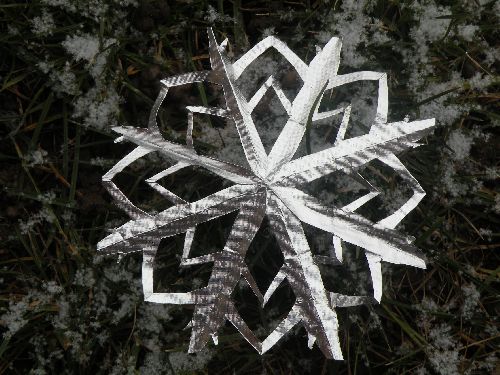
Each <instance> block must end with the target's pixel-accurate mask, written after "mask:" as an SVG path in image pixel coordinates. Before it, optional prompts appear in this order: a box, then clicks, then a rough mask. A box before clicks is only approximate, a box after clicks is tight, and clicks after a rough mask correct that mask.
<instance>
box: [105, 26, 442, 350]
mask: <svg viewBox="0 0 500 375" xmlns="http://www.w3.org/2000/svg"><path fill="white" fill-rule="evenodd" d="M208 34H209V41H210V62H211V65H212V70H211V71H202V72H193V73H187V74H183V75H179V76H175V77H170V78H168V79H165V80H163V81H162V84H163V88H162V90H161V92H160V94H159V96H158V98H157V100H156V102H155V104H154V106H153V108H152V111H151V115H150V118H149V127H148V128H147V129H144V128H135V127H116V128H114V130H115V131H116V132H117V133H119V134H121V137H120V138H119V140H127V141H130V142H133V143H135V144H136V145H137V148H135V149H134V150H133V151H132V152H131V153H129V154H128V155H127V156H125V157H124V158H123V159H122V160H120V161H119V162H118V163H117V164H116V165H115V166H114V167H113V168H111V170H109V171H108V173H106V174H105V175H104V176H103V183H104V185H105V186H106V188H107V189H108V191H109V192H110V194H111V195H112V196H113V198H114V199H115V200H116V203H117V204H118V205H119V206H120V207H121V208H123V209H124V210H125V211H126V212H127V214H128V215H129V216H130V217H131V220H130V221H129V222H127V223H126V224H124V225H122V226H121V227H119V228H116V229H115V230H114V231H113V233H112V234H110V235H109V236H107V237H106V238H104V239H103V240H101V241H100V242H99V243H98V245H97V248H98V250H99V251H100V252H101V253H108V254H112V253H118V254H120V255H122V254H127V253H130V252H134V251H142V252H143V266H142V282H143V289H144V299H145V300H146V301H149V302H156V303H169V304H193V305H194V306H195V309H194V314H193V317H192V319H191V322H190V324H189V326H190V327H191V328H192V333H191V341H190V344H189V352H197V351H200V350H201V349H202V348H203V347H204V346H205V345H206V343H207V342H208V340H209V339H210V338H212V339H213V341H214V343H215V344H217V334H218V331H219V329H220V327H221V326H222V325H223V324H224V323H225V321H226V320H229V321H230V322H231V323H232V324H233V325H234V326H235V327H236V329H238V331H239V332H240V333H241V335H242V336H243V337H244V338H245V339H246V340H247V341H248V342H249V343H250V344H251V345H252V346H253V347H254V348H255V349H256V350H257V351H258V352H259V353H265V352H266V351H267V350H269V349H270V348H271V347H273V345H274V344H275V343H276V342H278V341H279V340H280V338H281V337H283V336H284V335H285V334H286V333H287V332H288V331H289V330H290V329H291V328H292V327H293V326H295V325H297V324H299V323H300V324H302V325H303V326H304V327H305V328H306V330H307V332H308V336H309V342H308V344H309V347H312V346H313V345H314V343H317V345H318V346H319V348H320V349H321V350H322V351H323V353H324V355H325V356H326V357H328V358H334V359H342V358H343V357H342V351H341V348H340V342H339V336H338V320H337V316H336V313H335V307H337V306H342V307H347V306H355V305H360V304H364V303H372V302H375V301H378V302H380V299H381V296H382V272H381V261H385V262H391V263H396V264H406V265H411V266H415V267H420V268H425V260H424V256H423V255H422V254H421V252H420V251H419V250H418V249H417V248H415V247H414V246H413V245H412V244H411V243H412V238H410V237H407V236H404V235H402V234H400V233H398V232H397V231H396V230H395V229H394V228H395V227H396V225H397V224H398V223H399V222H400V221H401V220H402V219H403V218H404V217H405V216H406V215H407V214H408V213H409V212H410V211H411V210H413V209H414V208H415V207H416V205H417V204H418V203H419V201H420V200H421V199H422V198H423V196H424V195H425V192H424V191H423V190H422V188H421V186H420V185H419V183H418V182H417V181H416V180H415V178H414V177H413V176H412V175H411V174H410V173H409V171H408V170H407V169H406V168H405V166H404V165H403V164H402V163H401V162H400V161H399V159H398V158H397V157H396V156H395V155H396V154H397V153H399V152H401V151H404V150H405V149H407V148H410V147H416V146H418V145H419V144H418V143H416V141H418V140H419V139H420V138H422V137H423V136H424V135H426V134H428V133H429V131H430V130H431V129H432V128H433V127H434V119H427V120H420V121H413V122H407V121H399V122H393V123H388V122H387V112H388V89H387V75H386V74H385V73H378V72H370V71H363V72H355V73H349V74H344V75H337V70H338V67H339V64H340V49H341V42H340V40H339V39H338V38H332V39H331V40H330V41H329V42H328V43H327V44H326V45H325V46H324V47H323V49H321V50H318V53H317V54H316V56H315V57H314V58H313V60H312V61H311V62H310V64H309V65H307V64H306V63H304V62H303V61H302V60H301V59H300V58H299V57H298V56H297V55H296V54H295V53H293V52H292V51H291V50H290V49H289V48H288V47H287V46H286V45H285V44H284V43H283V42H281V41H280V40H278V39H276V38H275V37H273V36H270V37H267V38H266V39H264V40H263V41H261V42H260V43H258V44H257V45H255V46H254V47H253V48H252V49H251V50H250V51H248V52H247V53H246V54H245V55H243V56H242V57H241V58H240V59H239V60H237V61H235V62H231V61H230V59H229V57H228V56H227V53H226V44H227V40H226V41H224V42H223V43H221V44H220V45H219V44H217V42H216V40H215V37H214V34H213V32H212V30H211V29H209V30H208ZM271 47H273V48H275V49H276V50H278V51H279V52H280V53H281V54H282V55H283V56H284V57H285V58H286V59H287V60H288V61H289V62H290V63H291V64H292V66H293V67H294V68H295V69H296V71H297V73H298V75H299V77H300V78H301V80H302V81H303V85H302V88H301V89H300V90H299V92H298V94H297V95H296V97H295V98H294V99H293V100H292V101H290V100H289V99H288V98H287V96H286V95H285V93H284V92H283V91H282V90H281V88H280V86H279V83H278V82H276V81H275V80H274V78H273V77H269V79H268V80H267V81H266V82H265V83H264V84H263V85H262V87H261V88H260V89H258V90H257V92H256V93H255V94H254V96H253V97H252V98H249V99H248V100H247V99H246V98H245V97H244V96H243V94H242V88H241V87H240V86H239V84H238V79H239V77H240V76H241V75H242V74H243V73H244V71H245V69H246V68H247V67H248V65H249V64H250V63H251V62H252V61H254V60H255V59H256V58H258V57H259V56H260V55H261V54H262V53H263V52H264V51H266V50H267V49H269V48H271ZM362 80H372V81H377V82H378V104H377V113H376V117H375V120H374V122H373V124H366V125H371V127H370V131H369V133H368V134H366V135H362V136H359V137H354V138H350V139H344V136H345V132H346V129H347V126H348V124H349V116H350V111H351V108H350V106H347V107H345V108H339V109H337V110H333V111H328V112H318V109H319V104H320V102H321V98H322V96H323V94H324V93H325V91H326V90H331V89H334V88H336V87H339V86H342V85H345V84H349V83H352V82H356V81H362ZM194 82H212V83H215V84H217V85H220V86H222V88H223V91H224V99H225V103H226V107H225V108H208V107H195V106H189V107H187V109H188V111H189V115H188V130H187V137H186V139H187V144H186V145H181V144H177V143H173V142H170V141H167V140H165V139H164V138H163V137H162V136H161V134H160V132H159V129H158V126H157V123H156V117H157V112H158V109H159V107H160V105H161V104H162V102H163V101H164V99H165V97H166V95H167V92H168V90H169V88H170V87H174V86H179V85H184V84H192V83H194ZM270 88H273V89H274V90H275V92H276V94H277V97H278V99H279V100H280V101H281V102H282V104H283V106H284V108H285V110H286V112H287V114H288V116H289V117H288V121H287V122H286V124H285V125H284V127H283V130H282V131H281V133H280V135H279V137H278V139H277V140H276V142H275V144H274V146H273V147H272V149H271V151H270V153H269V154H267V153H266V151H265V149H264V146H263V144H262V141H261V138H260V137H259V134H258V132H257V129H256V127H255V124H254V122H253V120H252V111H253V110H254V108H255V107H256V105H257V104H258V103H259V101H260V100H261V99H262V97H263V96H264V94H265V93H266V91H267V90H268V89H270ZM193 113H204V114H210V115H214V116H221V117H227V118H229V119H231V120H232V121H233V122H234V124H235V126H236V129H237V131H238V134H239V137H240V140H241V144H242V146H243V150H244V153H245V157H246V160H247V161H248V164H249V167H250V168H249V169H248V168H244V167H242V166H239V165H235V164H231V163H228V162H225V161H221V160H216V159H213V158H210V157H207V156H202V155H198V154H197V153H196V151H195V150H194V148H193V137H192V130H193ZM339 113H342V114H343V118H342V121H341V123H340V124H339V130H338V133H337V138H336V140H335V142H334V144H333V146H332V147H330V148H327V149H325V150H323V151H320V152H316V153H313V154H310V155H306V156H303V157H301V158H298V159H294V160H293V159H292V158H293V155H294V154H295V152H296V151H297V148H298V147H299V144H300V142H301V140H302V138H303V136H304V134H305V131H306V125H307V124H308V123H309V122H312V124H313V125H314V123H315V122H316V121H318V120H324V119H327V118H330V117H333V116H334V115H336V114H339ZM150 152H160V153H163V154H164V155H166V156H168V157H169V158H171V159H173V160H175V161H176V164H174V165H172V166H170V167H169V168H167V169H165V170H164V171H162V172H160V173H158V174H156V175H155V176H152V177H150V178H148V179H147V180H146V182H147V183H148V184H149V185H150V186H151V187H152V188H153V189H155V190H156V191H157V192H159V193H160V194H162V195H163V196H164V197H165V198H166V199H168V200H170V201H171V202H172V203H173V204H174V206H172V207H170V208H168V209H166V210H164V211H162V212H160V213H158V214H155V215H150V214H148V213H146V212H144V211H142V210H140V209H139V208H137V207H136V206H134V205H133V204H132V203H131V202H130V201H129V200H128V199H127V197H126V196H125V195H124V194H123V193H122V192H121V191H120V190H119V189H118V188H117V187H116V185H115V184H114V183H113V181H112V179H113V177H114V176H115V175H116V174H117V173H119V172H121V171H122V170H123V169H124V168H125V167H126V166H128V165H129V164H130V163H132V162H133V161H135V160H137V159H138V158H141V157H143V156H145V155H146V154H148V153H150ZM374 159H378V160H379V161H381V162H383V163H385V164H386V165H387V166H389V167H391V168H393V169H394V170H395V171H396V172H397V173H398V174H399V175H400V176H401V177H402V178H403V179H404V180H406V181H407V183H408V184H409V185H410V186H411V188H412V189H413V195H412V197H411V198H409V199H408V201H407V202H405V203H404V204H403V205H402V206H401V207H400V208H399V209H398V210H396V212H394V213H393V214H391V215H389V216H388V217H386V218H384V219H382V220H380V221H379V222H371V221H369V220H367V219H366V218H364V217H363V216H361V215H359V214H356V212H355V211H356V210H357V209H358V208H359V207H361V206H362V205H363V204H365V203H366V202H368V201H369V200H371V199H372V198H373V197H375V196H377V194H378V192H377V191H376V190H375V189H373V188H372V187H371V185H370V184H369V183H368V182H367V181H366V180H364V178H363V177H361V175H359V174H358V172H357V171H358V169H360V168H361V167H363V166H364V165H365V164H366V163H368V162H370V161H372V160H374ZM187 166H200V167H204V168H206V169H207V170H209V171H211V172H213V173H215V174H217V175H219V176H221V177H223V178H225V179H227V180H229V181H231V182H232V183H234V185H233V186H231V187H228V188H226V189H224V190H221V191H219V192H217V193H215V194H212V195H210V196H208V197H206V198H203V199H200V200H198V201H196V202H186V201H185V200H183V199H182V198H180V197H179V196H177V195H175V194H174V193H172V192H171V191H169V190H167V189H165V188H164V187H162V186H161V185H160V184H159V183H158V182H157V181H158V180H160V179H161V178H163V177H165V176H167V175H169V174H171V173H174V172H176V171H178V170H180V169H182V168H185V167H187ZM338 170H340V171H343V172H345V173H349V174H350V175H352V176H353V177H354V178H356V179H357V180H358V181H360V182H362V183H363V184H364V185H365V186H367V187H369V190H370V191H369V193H367V194H366V195H364V196H362V197H360V198H358V199H356V200H355V201H353V202H351V203H349V204H347V205H345V206H343V207H333V206H328V207H327V206H325V205H323V204H322V203H321V202H319V201H318V200H317V199H316V198H314V197H312V196H310V195H308V194H306V193H305V192H303V191H302V190H301V189H300V187H301V186H303V185H304V184H307V183H309V182H311V181H314V180H315V179H317V178H320V177H322V176H325V175H327V174H329V173H332V172H334V171H338ZM235 211H237V212H238V215H237V217H236V220H235V222H234V224H233V227H232V229H231V233H230V235H229V238H228V240H227V242H226V244H225V247H224V248H223V249H222V250H221V251H219V252H216V253H214V254H210V255H204V256H200V257H195V258H190V256H189V254H190V249H191V244H192V240H193V237H194V233H195V230H196V225H198V224H200V223H202V222H205V221H208V220H211V219H214V218H216V217H219V216H222V215H225V214H228V213H230V212H235ZM266 215H267V217H268V219H269V221H270V223H271V227H272V229H273V232H274V235H275V237H276V239H277V241H278V243H279V245H280V249H281V251H282V253H283V255H284V263H283V265H282V267H281V269H280V270H279V272H278V273H277V275H276V277H275V279H274V280H273V282H272V283H271V285H270V286H269V288H268V289H267V291H265V292H264V294H262V292H261V291H260V290H259V288H258V287H257V284H256V282H255V280H254V279H253V277H252V275H251V273H250V271H249V269H248V267H247V265H246V263H245V260H244V259H245V254H246V251H247V249H248V247H249V245H250V243H251V242H252V240H253V238H254V236H255V234H256V232H257V230H258V229H259V227H260V225H261V222H262V220H263V218H264V216H266ZM302 222H304V223H307V224H309V225H312V226H314V227H316V228H319V229H321V230H323V231H326V232H328V233H331V234H332V235H333V249H334V251H333V252H332V254H331V256H332V258H329V257H325V256H316V257H315V256H313V254H312V252H311V250H310V247H309V244H308V242H307V239H306V236H305V234H304V230H303V227H302ZM179 233H186V236H185V243H184V249H183V253H182V261H181V265H183V266H189V265H193V264H200V263H205V262H213V269H212V273H211V277H210V279H209V281H208V284H207V286H205V287H202V288H200V289H196V290H193V291H191V292H187V293H156V292H154V290H153V261H154V258H155V254H156V251H157V248H158V245H159V243H160V241H161V239H162V238H165V237H168V236H173V235H176V234H179ZM343 241H345V242H348V243H351V244H354V245H357V246H359V247H361V248H362V249H364V251H365V254H366V258H367V261H368V265H369V268H370V272H371V276H372V281H373V292H374V295H373V297H371V296H345V295H341V294H338V293H335V292H330V291H327V290H326V289H325V287H324V285H323V282H322V279H321V275H320V270H319V268H318V264H320V263H325V262H326V263H339V264H340V262H341V261H342V242H343ZM242 277H243V278H244V279H245V280H246V281H247V282H248V284H249V285H250V287H251V288H252V290H253V292H254V293H255V295H256V296H257V297H258V298H259V300H260V301H261V302H262V304H266V303H267V301H268V300H269V298H270V296H271V295H272V294H273V292H274V291H275V289H276V288H277V287H278V286H279V285H280V283H281V282H282V281H283V280H284V279H285V278H286V279H287V280H288V282H289V283H290V285H291V287H292V288H293V291H294V293H295V296H296V300H295V304H294V305H293V307H292V309H291V310H290V312H289V313H288V315H287V316H286V317H284V319H283V320H282V321H281V323H279V325H278V326H277V327H276V328H275V329H274V330H273V331H272V332H271V333H270V334H269V336H268V337H267V338H266V339H264V341H260V340H259V339H257V338H256V336H255V335H254V333H253V332H252V331H251V330H250V329H249V328H248V326H247V325H246V323H245V322H244V321H243V319H242V318H241V317H240V315H239V314H238V312H237V310H236V308H235V305H234V303H233V301H232V300H231V293H232V291H233V289H234V288H235V286H236V284H237V283H238V282H239V280H240V279H241V278H242Z"/></svg>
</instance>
